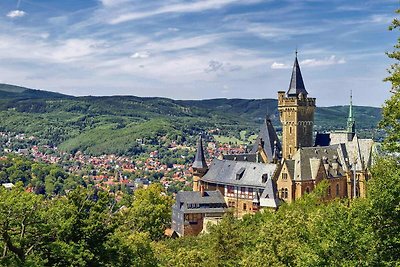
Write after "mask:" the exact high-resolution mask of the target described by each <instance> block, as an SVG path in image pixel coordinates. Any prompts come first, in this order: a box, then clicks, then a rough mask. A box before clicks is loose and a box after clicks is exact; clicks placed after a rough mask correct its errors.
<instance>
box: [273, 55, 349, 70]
mask: <svg viewBox="0 0 400 267" xmlns="http://www.w3.org/2000/svg"><path fill="white" fill-rule="evenodd" d="M344 63H346V60H345V59H344V58H340V59H338V58H337V57H336V56H335V55H332V56H330V57H326V58H322V59H316V58H308V59H304V60H301V61H300V62H299V64H300V66H301V67H321V66H330V65H337V64H344ZM290 68H292V65H291V64H287V63H280V62H276V61H275V62H274V63H272V65H271V69H290Z"/></svg>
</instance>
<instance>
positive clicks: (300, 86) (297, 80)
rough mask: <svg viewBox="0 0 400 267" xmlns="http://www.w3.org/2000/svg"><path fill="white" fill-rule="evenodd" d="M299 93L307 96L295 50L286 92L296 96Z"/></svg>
mask: <svg viewBox="0 0 400 267" xmlns="http://www.w3.org/2000/svg"><path fill="white" fill-rule="evenodd" d="M300 93H302V94H304V96H305V97H306V96H307V94H308V93H307V90H306V87H305V86H304V82H303V76H301V71H300V65H299V61H298V60H297V51H296V58H295V60H294V65H293V71H292V78H291V79H290V85H289V90H288V92H287V95H288V96H298V95H299V94H300Z"/></svg>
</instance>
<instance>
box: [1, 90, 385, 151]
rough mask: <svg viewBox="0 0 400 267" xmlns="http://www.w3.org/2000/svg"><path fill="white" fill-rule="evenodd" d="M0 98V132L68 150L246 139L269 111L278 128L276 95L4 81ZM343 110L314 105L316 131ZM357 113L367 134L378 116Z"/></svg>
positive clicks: (363, 110) (341, 121)
mask: <svg viewBox="0 0 400 267" xmlns="http://www.w3.org/2000/svg"><path fill="white" fill-rule="evenodd" d="M0 99H1V100H0V120H1V123H0V130H3V131H14V132H23V133H26V134H30V135H34V136H37V137H39V138H40V140H41V141H42V142H45V143H48V144H51V145H57V146H59V147H60V148H61V149H62V150H65V151H70V152H71V151H72V152H74V151H77V150H81V151H85V152H87V153H91V154H102V153H120V154H135V153H136V151H137V150H138V149H139V145H138V143H137V140H138V139H143V138H144V139H145V140H147V144H148V145H154V146H155V145H160V138H161V137H163V140H166V139H168V140H178V141H185V140H186V139H189V141H192V140H191V137H192V136H193V135H197V134H198V133H199V132H203V131H207V130H215V129H219V132H218V133H219V134H220V135H223V136H232V137H236V138H241V136H240V132H241V131H242V132H243V131H244V132H245V135H246V138H247V137H249V136H250V135H253V134H254V133H256V132H257V131H258V128H259V125H260V123H261V122H262V121H263V119H264V118H265V115H266V113H267V112H268V113H269V114H270V116H271V118H272V120H273V123H274V124H275V125H277V126H278V130H279V121H278V120H279V116H278V114H277V100H276V99H223V98H221V99H209V100H173V99H168V98H160V97H136V96H103V97H94V96H85V97H73V96H68V95H63V94H59V93H54V92H48V91H42V90H34V89H29V88H24V87H19V86H14V85H7V84H0ZM347 112H348V106H334V107H319V108H317V111H316V130H318V131H327V130H335V129H342V128H344V127H345V124H346V117H347ZM355 114H356V121H357V125H358V126H357V127H358V129H364V130H366V131H367V132H368V131H370V130H372V129H374V128H376V125H377V123H378V121H379V120H380V118H381V110H380V108H374V107H360V106H356V107H355ZM246 140H247V139H246ZM139 150H140V149H139Z"/></svg>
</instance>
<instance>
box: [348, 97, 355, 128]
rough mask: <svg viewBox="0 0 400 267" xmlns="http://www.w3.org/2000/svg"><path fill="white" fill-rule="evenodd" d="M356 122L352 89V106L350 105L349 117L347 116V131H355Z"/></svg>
mask: <svg viewBox="0 0 400 267" xmlns="http://www.w3.org/2000/svg"><path fill="white" fill-rule="evenodd" d="M355 130H356V122H355V119H354V113H353V92H352V90H350V106H349V117H348V118H347V132H348V133H355Z"/></svg>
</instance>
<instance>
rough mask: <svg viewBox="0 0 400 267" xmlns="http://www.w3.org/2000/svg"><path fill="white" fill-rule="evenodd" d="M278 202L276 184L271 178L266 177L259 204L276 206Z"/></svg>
mask: <svg viewBox="0 0 400 267" xmlns="http://www.w3.org/2000/svg"><path fill="white" fill-rule="evenodd" d="M279 204H280V201H279V198H278V197H277V189H276V184H275V182H274V181H273V180H272V178H268V180H267V182H266V183H265V189H264V191H263V192H262V194H261V197H260V206H261V207H268V208H277V207H278V206H279Z"/></svg>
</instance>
